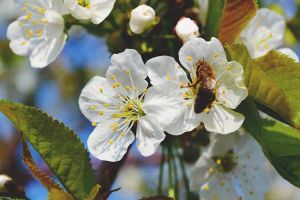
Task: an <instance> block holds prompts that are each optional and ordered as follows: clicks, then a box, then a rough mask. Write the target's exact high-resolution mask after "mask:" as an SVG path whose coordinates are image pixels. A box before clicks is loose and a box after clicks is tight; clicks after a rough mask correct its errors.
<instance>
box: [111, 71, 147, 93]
mask: <svg viewBox="0 0 300 200" xmlns="http://www.w3.org/2000/svg"><path fill="white" fill-rule="evenodd" d="M106 77H107V79H108V81H109V82H110V83H111V84H112V85H116V84H117V86H118V85H120V86H118V87H114V88H113V89H114V90H115V92H117V93H119V94H120V95H121V96H128V97H130V98H137V97H138V96H139V95H140V94H142V93H143V91H145V90H146V89H147V87H148V83H147V81H146V80H145V78H143V77H144V76H143V75H140V74H139V73H137V72H136V71H129V72H128V73H127V72H126V70H124V69H122V68H119V67H112V66H111V67H109V68H108V70H107V72H106Z"/></svg>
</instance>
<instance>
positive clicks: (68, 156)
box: [0, 100, 95, 199]
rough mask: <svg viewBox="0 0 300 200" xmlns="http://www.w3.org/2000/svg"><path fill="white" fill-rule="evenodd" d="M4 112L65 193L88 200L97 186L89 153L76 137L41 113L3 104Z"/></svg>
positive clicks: (1, 103) (0, 104) (30, 108)
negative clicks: (61, 185)
mask: <svg viewBox="0 0 300 200" xmlns="http://www.w3.org/2000/svg"><path fill="white" fill-rule="evenodd" d="M0 112H3V113H4V114H5V115H6V116H7V117H8V118H9V119H10V120H11V121H12V122H13V123H14V124H15V126H16V127H17V128H18V129H19V130H20V131H21V132H22V133H23V136H24V138H25V140H28V141H29V142H30V143H31V145H32V146H33V147H34V148H35V149H36V150H37V151H38V152H39V154H40V155H41V156H42V157H43V159H44V160H45V162H46V163H47V164H48V166H49V168H50V169H51V170H52V171H53V173H55V175H56V176H57V178H58V179H59V181H60V182H61V183H62V184H63V186H64V187H65V189H66V190H67V191H68V192H70V193H71V194H72V195H74V197H75V198H76V199H84V197H86V196H87V195H88V194H89V192H90V191H91V189H92V188H93V186H94V185H95V182H94V178H93V173H92V169H91V164H90V159H89V155H88V152H87V151H86V150H85V148H84V146H83V144H82V143H81V141H80V140H79V138H78V137H77V136H76V134H75V133H74V132H73V131H72V130H70V129H69V128H67V127H65V126H64V125H63V124H62V123H59V122H58V121H56V120H53V119H52V118H51V117H49V116H48V115H47V114H45V113H43V112H41V111H40V110H38V109H36V108H33V107H29V106H25V105H22V104H19V103H14V102H10V101H6V100H0Z"/></svg>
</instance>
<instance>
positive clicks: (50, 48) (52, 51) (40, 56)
mask: <svg viewBox="0 0 300 200" xmlns="http://www.w3.org/2000/svg"><path fill="white" fill-rule="evenodd" d="M66 39H67V35H66V34H62V35H61V36H60V37H59V38H53V39H50V40H45V41H43V42H41V43H40V44H39V45H38V46H36V47H35V48H34V50H33V52H32V53H31V55H30V63H31V65H32V67H36V68H43V67H46V66H47V65H49V64H50V63H51V62H53V61H54V60H55V59H56V57H57V56H58V55H59V53H60V52H61V51H62V49H63V47H64V45H65V42H66Z"/></svg>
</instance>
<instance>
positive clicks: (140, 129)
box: [136, 114, 166, 156]
mask: <svg viewBox="0 0 300 200" xmlns="http://www.w3.org/2000/svg"><path fill="white" fill-rule="evenodd" d="M158 124H159V123H158V121H157V119H156V118H155V116H153V115H148V114H146V115H145V116H143V117H141V118H140V119H139V121H138V124H137V131H136V139H137V148H138V150H139V151H140V152H141V154H142V155H143V156H150V155H152V154H153V153H154V152H155V151H156V149H157V148H158V147H159V144H160V143H161V142H162V141H163V140H164V139H165V137H166V136H165V134H164V131H163V129H162V128H161V127H160V126H159V125H158Z"/></svg>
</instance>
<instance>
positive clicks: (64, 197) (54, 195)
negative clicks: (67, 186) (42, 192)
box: [48, 189, 74, 200]
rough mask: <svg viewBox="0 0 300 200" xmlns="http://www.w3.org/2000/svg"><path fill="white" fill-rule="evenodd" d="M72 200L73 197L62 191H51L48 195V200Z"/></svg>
mask: <svg viewBox="0 0 300 200" xmlns="http://www.w3.org/2000/svg"><path fill="white" fill-rule="evenodd" d="M58 199H59V200H74V199H73V197H72V196H71V195H70V194H69V193H67V192H64V191H61V190H57V189H52V190H50V192H49V194H48V200H58Z"/></svg>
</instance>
